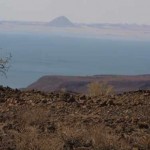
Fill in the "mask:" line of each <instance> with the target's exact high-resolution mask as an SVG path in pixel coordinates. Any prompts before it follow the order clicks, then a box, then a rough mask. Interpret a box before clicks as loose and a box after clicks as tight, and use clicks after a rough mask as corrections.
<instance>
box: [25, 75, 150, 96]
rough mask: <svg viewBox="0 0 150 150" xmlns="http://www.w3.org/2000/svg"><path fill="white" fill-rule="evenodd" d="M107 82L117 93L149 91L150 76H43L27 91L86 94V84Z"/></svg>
mask: <svg viewBox="0 0 150 150" xmlns="http://www.w3.org/2000/svg"><path fill="white" fill-rule="evenodd" d="M95 81H98V82H107V83H108V84H109V85H112V86H113V87H114V89H115V91H116V92H117V93H122V92H127V91H137V90H139V89H140V90H141V89H142V90H148V89H149V90H150V75H137V76H121V75H118V76H117V75H96V76H44V77H42V78H40V79H39V80H38V81H36V82H35V83H33V84H31V85H30V86H28V87H27V89H30V90H31V89H37V90H41V91H46V92H49V91H60V90H61V89H66V90H67V91H73V92H78V93H86V91H87V84H89V83H90V82H95Z"/></svg>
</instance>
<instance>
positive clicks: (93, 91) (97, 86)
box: [87, 82, 114, 97]
mask: <svg viewBox="0 0 150 150" xmlns="http://www.w3.org/2000/svg"><path fill="white" fill-rule="evenodd" d="M87 90H88V94H89V96H91V97H95V96H108V95H112V94H113V93H114V89H113V87H112V86H111V85H108V84H107V83H105V82H102V83H99V82H92V83H90V84H88V86H87Z"/></svg>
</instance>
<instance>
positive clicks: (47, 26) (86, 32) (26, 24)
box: [0, 16, 150, 40]
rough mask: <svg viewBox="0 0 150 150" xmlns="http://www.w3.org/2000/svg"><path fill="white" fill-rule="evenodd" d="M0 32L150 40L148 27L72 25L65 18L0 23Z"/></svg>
mask: <svg viewBox="0 0 150 150" xmlns="http://www.w3.org/2000/svg"><path fill="white" fill-rule="evenodd" d="M0 32H21V33H22V32H28V33H34V32H36V33H46V34H51V33H52V34H55V33H56V34H57V35H67V36H68V35H69V36H78V37H94V38H95V37H96V38H97V37H98V38H99V37H100V38H107V37H109V38H115V39H116V38H117V39H118V38H121V39H136V40H137V39H142V40H143V39H144V40H145V39H146V40H147V39H148V40H150V25H137V24H111V23H92V24H87V23H74V22H72V21H70V20H69V19H68V18H67V17H65V16H60V17H57V18H55V19H53V20H52V21H49V22H36V21H0Z"/></svg>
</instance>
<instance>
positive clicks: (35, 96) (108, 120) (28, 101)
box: [0, 87, 150, 150]
mask: <svg viewBox="0 0 150 150" xmlns="http://www.w3.org/2000/svg"><path fill="white" fill-rule="evenodd" d="M29 149H34V150H35V149H36V150H149V149H150V91H135V92H127V93H123V94H118V95H111V96H99V97H89V96H87V95H83V94H77V93H71V92H69V93H65V92H51V93H44V92H40V91H34V90H32V91H20V90H17V89H16V90H13V89H11V88H8V87H7V88H3V87H0V150H29Z"/></svg>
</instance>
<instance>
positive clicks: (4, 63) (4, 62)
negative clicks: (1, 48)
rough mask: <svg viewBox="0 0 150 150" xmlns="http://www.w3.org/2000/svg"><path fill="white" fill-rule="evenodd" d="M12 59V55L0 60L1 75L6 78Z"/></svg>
mask: <svg viewBox="0 0 150 150" xmlns="http://www.w3.org/2000/svg"><path fill="white" fill-rule="evenodd" d="M11 57H12V56H11V54H10V55H9V56H8V57H5V58H0V73H1V74H2V75H4V76H6V72H7V71H8V68H9V62H10V59H11Z"/></svg>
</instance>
